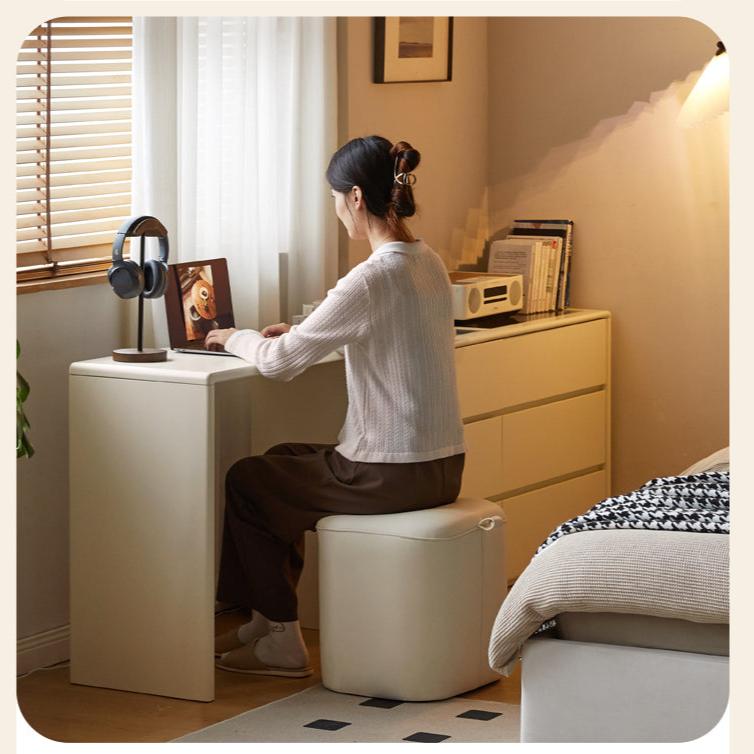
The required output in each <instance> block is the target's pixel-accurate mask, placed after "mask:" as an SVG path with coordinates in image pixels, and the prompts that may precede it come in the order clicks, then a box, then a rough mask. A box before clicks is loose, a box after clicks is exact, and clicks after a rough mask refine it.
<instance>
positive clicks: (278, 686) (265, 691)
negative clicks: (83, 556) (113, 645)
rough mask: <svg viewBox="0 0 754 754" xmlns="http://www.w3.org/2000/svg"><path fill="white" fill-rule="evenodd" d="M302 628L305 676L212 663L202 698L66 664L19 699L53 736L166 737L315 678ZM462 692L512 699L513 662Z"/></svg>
mask: <svg viewBox="0 0 754 754" xmlns="http://www.w3.org/2000/svg"><path fill="white" fill-rule="evenodd" d="M241 621H242V619H241V618H240V617H239V616H238V615H234V614H229V615H221V616H219V617H218V619H217V632H218V633H221V632H223V631H227V630H228V629H229V628H230V627H231V626H233V625H235V624H237V623H240V622H241ZM303 633H304V638H305V639H306V644H307V647H308V648H309V654H310V656H311V663H312V667H313V668H314V674H313V675H312V676H310V677H309V678H264V677H262V676H248V675H242V674H240V673H228V672H225V671H222V670H218V671H216V698H215V701H214V702H210V703H206V702H190V701H186V700H183V699H169V698H166V697H161V696H153V695H151V694H136V693H133V692H130V691H112V690H110V689H98V688H93V687H91V686H78V685H74V684H71V683H70V682H69V680H68V668H67V667H60V668H54V669H50V670H39V671H36V672H34V673H32V674H31V675H28V676H26V677H23V678H20V679H19V680H18V705H19V708H20V710H21V712H22V714H23V715H24V717H25V718H26V721H27V722H28V723H29V725H30V726H31V727H32V728H34V729H35V730H36V731H37V732H38V733H40V734H41V735H43V736H46V737H47V738H50V739H53V740H55V741H64V742H158V741H170V740H171V739H174V738H178V737H179V736H183V735H185V734H186V733H190V732H191V731H195V730H198V729H200V728H204V727H206V726H207V725H211V724H212V723H216V722H220V721H221V720H226V719H227V718H229V717H233V716H234V715H237V714H239V713H241V712H244V711H246V710H249V709H252V708H254V707H259V706H261V705H263V704H267V703H268V702H272V701H275V700H276V699H282V698H283V697H285V696H288V695H290V694H293V693H295V692H297V691H301V690H302V689H305V688H308V687H309V686H314V685H316V684H318V683H319V682H320V680H321V677H320V670H319V634H318V632H317V631H311V630H308V629H304V632H303ZM463 696H464V697H466V698H468V699H485V700H488V701H500V702H508V703H511V704H518V703H519V701H520V678H519V675H518V670H517V671H516V674H515V675H514V676H512V677H510V678H502V677H501V679H500V680H498V681H495V682H494V683H491V684H489V685H487V686H483V687H482V688H480V689H476V690H474V691H471V692H469V693H467V694H463Z"/></svg>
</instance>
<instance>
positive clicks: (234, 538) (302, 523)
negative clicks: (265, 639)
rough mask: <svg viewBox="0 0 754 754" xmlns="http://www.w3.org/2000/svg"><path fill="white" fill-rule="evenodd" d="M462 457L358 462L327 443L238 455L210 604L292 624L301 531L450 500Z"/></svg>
mask: <svg viewBox="0 0 754 754" xmlns="http://www.w3.org/2000/svg"><path fill="white" fill-rule="evenodd" d="M464 459H465V456H464V454H463V453H460V454H458V455H455V456H449V457H447V458H438V459H435V460H432V461H418V462H410V463H362V462H358V461H350V460H348V459H347V458H345V457H344V456H342V455H340V453H338V452H337V451H336V450H335V446H334V445H321V444H317V445H312V444H305V443H284V444H282V445H275V446H274V447H272V448H270V449H269V450H268V451H267V452H266V453H265V454H264V455H260V456H251V457H248V458H242V459H241V460H240V461H237V462H236V463H235V464H233V466H231V468H230V470H229V471H228V474H227V476H226V478H225V522H224V529H223V543H222V554H221V557H220V575H219V579H218V586H217V599H218V600H219V601H221V602H228V603H232V604H238V605H243V606H244V607H246V608H248V609H251V608H254V609H256V610H258V611H259V612H260V613H262V614H263V615H265V616H266V617H267V618H269V619H270V620H274V621H280V622H282V621H292V620H297V618H298V614H297V599H296V585H297V584H298V580H299V576H300V575H301V569H302V568H303V565H304V532H305V531H306V530H307V529H309V530H312V531H313V530H314V529H315V526H316V524H317V521H319V519H320V518H323V517H325V516H329V515H333V514H338V513H341V514H359V513H361V514H377V513H398V512H401V511H410V510H421V509H423V508H434V507H435V506H438V505H445V504H447V503H451V502H453V501H454V500H455V499H456V498H457V497H458V492H459V490H460V488H461V475H462V473H463V464H464Z"/></svg>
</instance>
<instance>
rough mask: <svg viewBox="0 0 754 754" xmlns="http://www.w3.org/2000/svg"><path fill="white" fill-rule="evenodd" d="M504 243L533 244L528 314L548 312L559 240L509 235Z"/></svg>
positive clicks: (550, 237) (554, 277)
mask: <svg viewBox="0 0 754 754" xmlns="http://www.w3.org/2000/svg"><path fill="white" fill-rule="evenodd" d="M505 240H506V241H508V242H510V243H514V244H516V243H517V244H533V254H534V257H535V262H534V271H533V292H532V303H531V306H530V307H529V308H530V311H529V312H528V313H537V312H546V311H550V309H551V308H554V307H552V306H551V299H552V297H553V292H554V286H555V282H556V274H555V269H554V263H555V257H556V254H557V249H558V246H560V245H561V243H562V242H561V239H560V238H555V237H553V236H525V237H524V236H515V235H509V236H508V237H507V238H506V239H505Z"/></svg>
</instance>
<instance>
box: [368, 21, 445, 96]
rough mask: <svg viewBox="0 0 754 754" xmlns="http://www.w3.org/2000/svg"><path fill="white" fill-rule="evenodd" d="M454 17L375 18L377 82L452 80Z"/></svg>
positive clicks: (375, 71)
mask: <svg viewBox="0 0 754 754" xmlns="http://www.w3.org/2000/svg"><path fill="white" fill-rule="evenodd" d="M452 74H453V17H452V16H387V17H377V18H375V19H374V77H373V80H374V83H375V84H397V83H404V84H405V83H414V82H423V81H451V80H452Z"/></svg>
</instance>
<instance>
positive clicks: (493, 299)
mask: <svg viewBox="0 0 754 754" xmlns="http://www.w3.org/2000/svg"><path fill="white" fill-rule="evenodd" d="M450 282H451V286H452V288H453V318H454V319H456V320H459V319H461V320H463V319H473V318H475V317H486V316H488V315H490V314H501V313H503V312H515V311H517V310H518V309H520V308H521V307H522V306H523V278H522V276H521V275H489V274H485V273H478V272H460V271H459V272H451V273H450Z"/></svg>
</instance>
